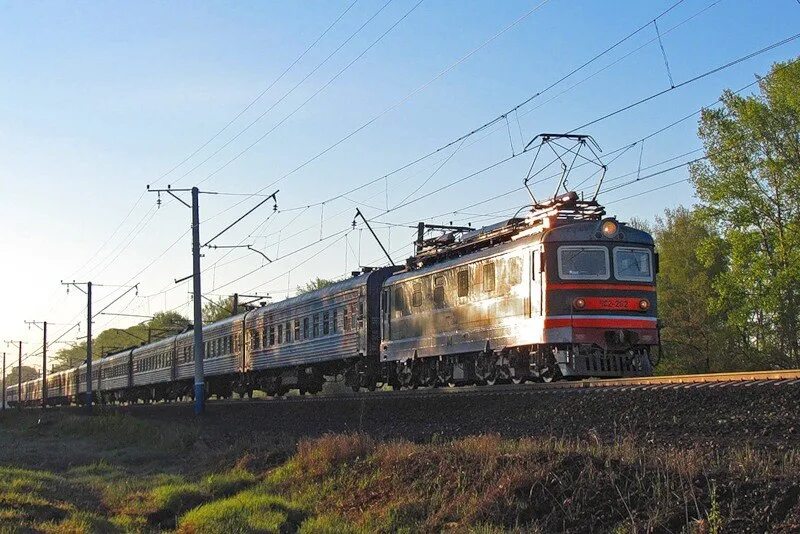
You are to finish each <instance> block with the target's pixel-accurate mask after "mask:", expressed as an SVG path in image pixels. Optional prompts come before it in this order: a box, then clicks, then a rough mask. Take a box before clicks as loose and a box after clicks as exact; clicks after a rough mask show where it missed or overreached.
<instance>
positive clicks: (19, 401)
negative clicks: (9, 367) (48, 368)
mask: <svg viewBox="0 0 800 534" xmlns="http://www.w3.org/2000/svg"><path fill="white" fill-rule="evenodd" d="M6 344H8V345H18V346H19V360H18V361H17V408H18V409H21V408H22V341H6ZM3 359H5V353H3ZM5 374H6V370H5V366H3V382H5ZM5 391H6V390H5V388H3V394H5Z"/></svg>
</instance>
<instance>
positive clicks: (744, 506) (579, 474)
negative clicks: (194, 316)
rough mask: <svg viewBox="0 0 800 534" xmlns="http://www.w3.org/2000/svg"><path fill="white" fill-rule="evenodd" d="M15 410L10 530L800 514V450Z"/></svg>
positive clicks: (524, 525)
mask: <svg viewBox="0 0 800 534" xmlns="http://www.w3.org/2000/svg"><path fill="white" fill-rule="evenodd" d="M16 417H19V418H21V419H20V420H18V421H17V422H18V423H19V424H16V425H13V429H12V425H3V426H2V427H0V455H1V456H0V532H59V533H60V532H74V533H83V532H86V533H89V532H155V531H163V530H174V531H176V532H179V533H216V532H219V533H223V532H224V533H229V532H281V533H284V532H301V533H305V534H309V533H323V534H324V533H345V534H348V533H353V534H355V533H362V532H364V533H366V532H434V531H443V530H448V531H459V532H473V533H482V534H493V533H497V532H552V531H566V532H582V531H586V530H594V531H602V532H617V533H628V532H639V531H651V530H656V531H672V532H687V533H689V532H697V533H701V532H702V533H716V532H726V531H734V532H735V531H744V530H753V531H765V530H768V531H783V532H793V531H797V530H798V529H800V486H799V485H798V478H800V456H798V454H797V453H796V452H794V451H781V450H772V449H754V448H750V447H747V446H741V447H733V448H729V449H708V448H705V447H703V445H702V444H698V445H696V446H695V447H693V448H681V447H670V446H653V445H647V444H642V443H641V442H636V441H634V440H632V439H624V438H621V439H618V440H617V441H615V442H613V443H601V442H599V440H596V439H589V440H581V439H571V440H570V439H555V438H535V439H534V438H526V439H513V440H512V439H504V438H502V437H500V436H497V435H479V436H471V437H465V438H460V439H453V440H447V439H444V438H442V437H441V436H434V437H433V438H432V439H431V440H430V441H428V442H427V443H411V442H407V441H389V442H386V441H377V440H375V439H374V438H372V437H370V436H368V435H365V434H360V433H355V434H334V435H325V436H322V437H319V438H316V439H310V440H302V441H300V442H299V443H297V444H296V446H294V447H293V448H292V450H286V449H284V448H283V447H284V445H283V444H278V445H275V447H276V448H273V449H264V448H259V446H258V444H254V443H253V442H252V441H251V440H247V439H244V440H242V441H237V440H236V439H230V440H227V441H226V442H225V443H222V444H213V443H212V444H210V445H209V444H207V443H204V442H203V437H202V432H200V431H199V430H198V429H197V428H195V427H192V426H185V425H182V424H175V423H170V424H161V423H156V422H152V421H142V420H138V419H133V418H131V417H125V416H99V417H95V418H92V419H89V420H87V419H86V418H81V417H75V416H70V415H68V416H63V417H59V418H57V419H53V420H49V421H43V422H39V421H38V419H37V418H36V417H37V416H29V415H17V416H16ZM126 436H127V437H126ZM29 466H36V468H31V467H29Z"/></svg>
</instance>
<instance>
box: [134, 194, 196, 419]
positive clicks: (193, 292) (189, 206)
mask: <svg viewBox="0 0 800 534" xmlns="http://www.w3.org/2000/svg"><path fill="white" fill-rule="evenodd" d="M147 190H148V191H151V192H154V193H158V205H159V206H160V205H161V193H167V194H169V195H171V196H172V197H174V198H175V199H176V200H177V201H178V202H180V203H181V204H183V205H184V206H186V207H187V208H189V209H190V210H192V274H191V276H189V277H186V278H192V295H193V297H192V300H193V304H194V319H193V323H194V324H193V327H192V334H193V336H192V337H193V345H194V346H193V353H194V413H195V415H202V414H203V413H204V412H205V410H206V386H205V377H204V376H203V375H204V373H203V355H204V350H203V348H204V347H203V298H202V293H201V287H200V274H201V273H200V206H199V196H200V190H199V189H198V188H197V187H192V188H191V189H172V188H171V187H170V186H167V189H150V186H149V185H148V186H147ZM176 191H178V192H186V191H191V194H192V204H191V205H189V204H187V203H186V202H185V201H184V200H183V199H182V198H180V197H179V196H177V195H176V194H175V192H176ZM186 278H183V279H181V280H176V281H175V283H178V282H182V281H184V280H186Z"/></svg>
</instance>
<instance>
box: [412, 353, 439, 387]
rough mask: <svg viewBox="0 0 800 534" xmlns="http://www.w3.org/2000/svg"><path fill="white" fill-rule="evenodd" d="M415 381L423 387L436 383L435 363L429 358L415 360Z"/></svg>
mask: <svg viewBox="0 0 800 534" xmlns="http://www.w3.org/2000/svg"><path fill="white" fill-rule="evenodd" d="M416 367H417V372H416V373H415V375H416V378H417V380H416V383H417V384H418V385H419V386H421V387H424V388H427V387H431V386H435V385H436V380H437V376H436V364H435V363H434V362H433V361H431V360H430V359H425V360H417V362H416Z"/></svg>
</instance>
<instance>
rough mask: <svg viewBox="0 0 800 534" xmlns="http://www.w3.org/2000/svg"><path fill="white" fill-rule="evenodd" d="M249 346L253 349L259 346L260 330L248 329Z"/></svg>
mask: <svg viewBox="0 0 800 534" xmlns="http://www.w3.org/2000/svg"><path fill="white" fill-rule="evenodd" d="M250 348H252V349H253V350H256V349H260V348H261V332H259V331H258V330H250Z"/></svg>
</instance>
